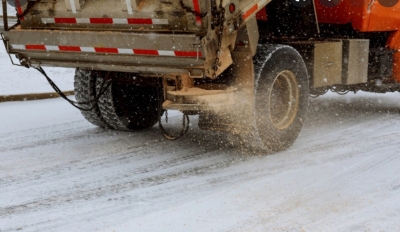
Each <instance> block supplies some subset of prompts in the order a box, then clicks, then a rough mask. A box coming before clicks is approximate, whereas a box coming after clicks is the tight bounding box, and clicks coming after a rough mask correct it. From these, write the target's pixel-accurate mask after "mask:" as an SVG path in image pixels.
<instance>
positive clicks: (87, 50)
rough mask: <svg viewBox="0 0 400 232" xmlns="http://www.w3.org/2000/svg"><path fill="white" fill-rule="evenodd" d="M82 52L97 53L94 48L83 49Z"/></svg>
mask: <svg viewBox="0 0 400 232" xmlns="http://www.w3.org/2000/svg"><path fill="white" fill-rule="evenodd" d="M81 51H82V52H96V50H94V48H93V47H81Z"/></svg>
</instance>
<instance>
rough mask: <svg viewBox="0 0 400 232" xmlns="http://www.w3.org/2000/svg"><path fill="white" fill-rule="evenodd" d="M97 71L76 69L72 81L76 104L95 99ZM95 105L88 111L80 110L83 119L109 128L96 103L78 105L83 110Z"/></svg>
mask: <svg viewBox="0 0 400 232" xmlns="http://www.w3.org/2000/svg"><path fill="white" fill-rule="evenodd" d="M97 76H98V73H97V71H91V70H87V69H79V68H78V69H76V71H75V79H74V90H75V98H76V100H77V101H78V102H87V101H91V100H94V99H95V98H96V79H97ZM93 104H95V106H94V108H93V109H92V110H90V111H84V110H81V113H82V115H83V117H84V118H85V119H86V120H87V121H89V122H90V123H92V124H93V125H96V126H99V127H103V128H109V127H110V126H109V125H108V124H107V123H106V121H105V120H104V119H103V117H102V116H101V113H100V110H99V107H98V106H97V102H94V103H92V104H85V105H80V106H81V107H83V108H90V107H92V106H93Z"/></svg>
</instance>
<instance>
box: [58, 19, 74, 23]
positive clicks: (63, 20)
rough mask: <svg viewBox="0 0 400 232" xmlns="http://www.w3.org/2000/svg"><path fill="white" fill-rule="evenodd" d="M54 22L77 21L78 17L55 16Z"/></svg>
mask: <svg viewBox="0 0 400 232" xmlns="http://www.w3.org/2000/svg"><path fill="white" fill-rule="evenodd" d="M54 23H76V18H54Z"/></svg>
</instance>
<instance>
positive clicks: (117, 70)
mask: <svg viewBox="0 0 400 232" xmlns="http://www.w3.org/2000/svg"><path fill="white" fill-rule="evenodd" d="M10 1H12V0H10ZM2 2H3V9H4V8H5V4H6V1H5V0H3V1H2ZM14 2H15V4H16V9H17V12H18V14H17V18H18V23H17V24H15V25H13V26H11V27H9V26H8V24H7V23H6V21H7V18H6V17H5V18H4V22H5V23H4V24H5V26H4V29H3V30H2V31H1V35H2V37H3V42H4V44H5V47H6V50H7V52H8V53H9V54H15V55H16V56H17V58H18V59H19V61H20V64H21V65H22V66H25V67H33V68H35V69H38V70H39V71H41V72H42V73H43V74H44V75H45V76H46V77H47V75H46V74H45V72H44V71H43V69H42V67H46V66H51V67H70V68H76V74H75V93H76V99H77V100H78V102H77V103H73V104H75V106H77V107H78V108H79V109H80V110H81V111H82V114H83V116H84V117H85V118H86V119H87V120H88V121H89V122H91V123H93V124H94V125H97V126H100V127H104V128H111V129H118V130H128V131H135V130H140V129H146V128H151V127H152V126H154V125H155V124H156V123H158V124H159V127H160V129H161V131H162V133H163V135H164V136H165V137H166V138H168V139H177V138H179V137H181V136H182V135H183V134H185V133H186V132H187V131H188V125H189V122H188V120H189V115H199V123H198V126H199V128H200V129H204V130H218V131H228V132H231V133H233V134H236V135H238V136H239V137H240V139H242V141H243V142H242V144H248V143H253V142H255V143H256V144H258V145H260V146H261V147H264V148H266V149H268V150H270V151H281V150H284V149H286V148H288V147H289V146H290V145H292V144H293V143H294V141H295V140H296V138H297V136H298V135H299V133H300V130H301V128H302V125H303V123H304V121H305V117H306V114H307V108H308V98H309V96H310V95H311V96H313V97H316V96H319V95H322V94H324V93H326V92H327V91H328V90H331V91H333V92H337V93H339V94H344V93H347V92H349V91H354V92H357V91H359V90H363V91H371V92H388V91H399V90H400V76H399V73H400V71H399V67H400V63H399V60H400V59H399V55H398V54H400V53H398V51H399V50H400V39H399V38H400V36H399V35H400V33H399V32H400V26H399V25H400V24H399V22H400V21H399V20H400V18H399V15H400V5H399V4H400V3H399V1H398V0H393V1H373V2H370V1H367V0H366V1H361V2H357V3H354V2H352V1H350V0H342V1H324V0H313V1H312V0H310V1H300V2H299V1H296V0H291V1H278V0H274V1H272V2H271V0H205V1H200V0H120V1H111V0H96V1H94V0H86V1H85V0H28V1H26V0H25V2H24V0H14ZM5 9H6V8H5ZM337 12H342V13H343V12H344V13H343V14H337ZM6 15H7V12H6V11H5V16H6ZM47 78H48V79H49V77H47ZM50 82H51V81H50ZM52 85H53V84H52ZM55 89H57V88H56V87H55ZM168 110H179V111H181V112H182V113H183V114H184V116H183V127H182V130H181V131H180V132H179V133H178V134H176V135H172V134H170V133H168V132H167V131H166V130H165V129H164V127H163V126H162V121H161V116H162V115H163V114H164V115H165V116H167V114H166V111H168ZM258 145H256V146H258Z"/></svg>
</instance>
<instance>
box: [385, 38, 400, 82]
mask: <svg viewBox="0 0 400 232" xmlns="http://www.w3.org/2000/svg"><path fill="white" fill-rule="evenodd" d="M386 45H387V46H388V47H389V48H390V49H393V50H397V53H395V54H394V57H393V79H394V80H395V81H397V82H399V83H400V31H396V32H393V33H392V34H391V35H390V37H389V39H388V42H387V44H386Z"/></svg>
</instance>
